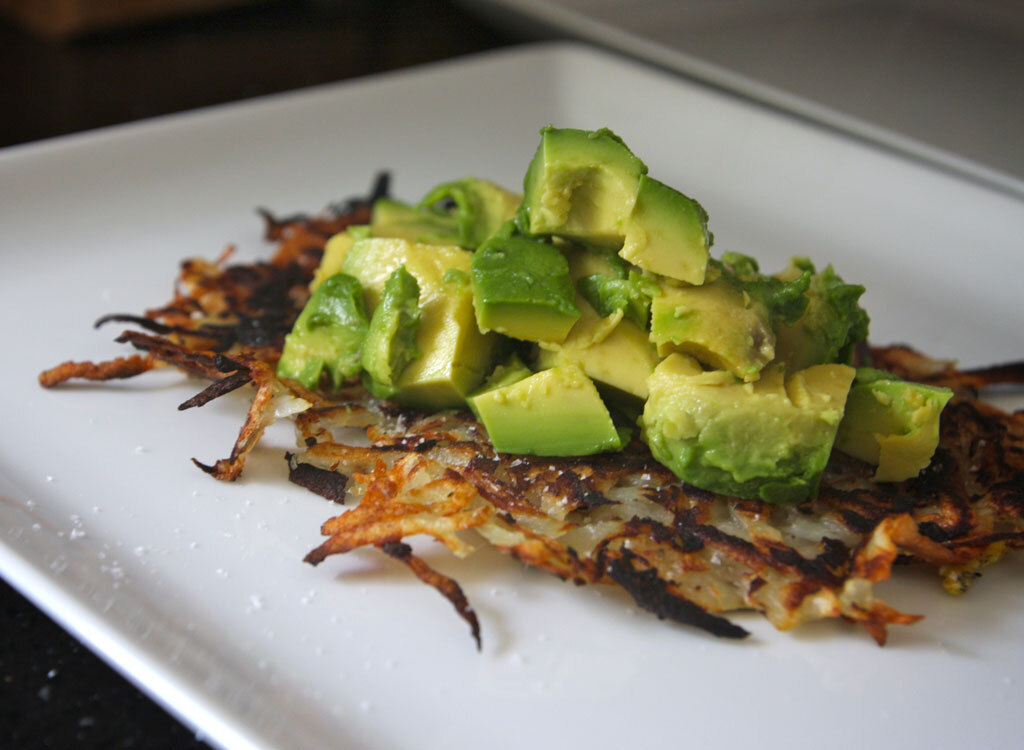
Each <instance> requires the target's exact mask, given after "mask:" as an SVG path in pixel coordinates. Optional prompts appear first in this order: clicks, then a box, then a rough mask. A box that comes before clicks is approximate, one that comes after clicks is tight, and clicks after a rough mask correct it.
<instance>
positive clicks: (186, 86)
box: [0, 0, 513, 748]
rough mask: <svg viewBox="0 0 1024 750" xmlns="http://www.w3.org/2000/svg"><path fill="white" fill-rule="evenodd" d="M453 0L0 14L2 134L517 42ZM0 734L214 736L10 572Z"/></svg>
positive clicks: (0, 605)
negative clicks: (184, 718)
mask: <svg viewBox="0 0 1024 750" xmlns="http://www.w3.org/2000/svg"><path fill="white" fill-rule="evenodd" d="M512 41H513V40H512V38H510V37H509V36H506V35H504V34H502V33H500V32H498V31H495V30H493V29H491V28H488V27H487V26H485V25H484V24H482V23H481V22H479V21H477V20H476V19H475V18H473V17H472V16H470V15H468V14H467V13H465V12H464V11H462V10H460V9H459V8H457V7H455V6H454V5H452V3H450V2H448V1H447V0H344V1H342V0H338V1H337V2H331V1H330V0H316V1H314V0H310V1H308V2H261V3H255V4H253V5H251V6H247V7H243V8H239V9H235V10H230V11H224V12H219V13H214V14H209V15H205V16H197V17H191V18H185V19H178V20H172V21H167V22H163V23H160V24H155V25H147V26H140V27H135V28H129V29H121V30H117V31H109V32H105V33H102V34H94V35H91V36H88V37H84V38H81V39H77V40H72V41H66V42H59V43H58V42H51V41H46V40H43V39H39V38H36V37H33V36H31V35H29V34H27V33H25V32H22V31H20V30H19V29H17V28H15V27H14V26H12V25H10V24H7V23H4V22H2V21H0V69H2V70H3V71H4V85H3V86H0V112H3V115H2V116H0V147H3V146H10V145H13V144H18V143H24V142H28V141H34V140H39V139H43V138H49V137H52V136H57V135H62V134H65V133H72V132H77V131H81V130H88V129H91V128H97V127H103V126H106V125H112V124H116V123H120V122H126V121H129V120H136V119H140V118H146V117H154V116H158V115H162V114H167V113H170V112H176V111H180V110H186V109H193V108H196V107H202V106H207V105H211V104H217V103H220V102H227V101H233V100H237V99H244V98H249V97H254V96H261V95H264V94H270V93H274V92H279V91H285V90H288V89H294V88H300V87H303V86H310V85H315V84H320V83H326V82H330V81H339V80H343V79H346V78H352V77H356V76H362V75H367V74H370V73H376V72H381V71H386V70H393V69H397V68H403V67H407V66H411V65H417V64H420V63H425V62H430V61H434V60H439V59H443V58H448V57H454V56H458V55H464V54H469V53H473V52H479V51H482V50H487V49H492V48H496V47H500V46H504V45H508V44H510V43H512ZM0 634H2V635H0V747H4V748H37V747H39V748H44V747H46V748H70V747H88V748H93V747H103V748H164V747H167V748H192V747H206V744H205V743H203V742H202V741H201V740H198V739H196V738H195V737H194V735H193V733H192V731H191V730H190V729H188V728H186V727H184V726H183V725H181V724H179V723H178V722H177V721H176V720H175V719H174V718H172V717H171V716H169V715H168V714H166V713H165V712H164V711H163V710H162V709H161V708H160V707H159V706H157V705H156V704H155V703H153V702H152V701H150V700H149V699H148V698H147V697H146V696H145V695H143V694H142V693H140V692H139V691H138V690H137V689H135V688H134V687H133V686H132V685H131V684H130V683H128V682H127V681H126V680H124V679H123V678H121V677H120V676H119V675H118V674H117V673H116V672H114V671H113V670H112V669H110V668H109V667H107V666H106V665H105V664H104V663H103V662H102V661H101V660H100V659H98V658H97V657H96V656H94V655H93V654H92V653H91V652H90V651H89V650H88V649H86V648H85V647H83V646H82V645H81V644H80V643H78V641H76V640H75V639H74V638H72V637H71V636H69V635H68V634H67V633H66V632H65V631H64V630H62V629H61V628H60V627H59V626H58V625H56V624H55V623H54V622H53V621H52V620H50V619H49V618H48V617H47V616H46V615H45V614H43V613H42V612H40V611H39V610H38V609H36V608H35V607H34V606H33V605H32V604H31V603H30V602H28V601H27V600H26V599H24V598H23V597H22V596H21V595H20V594H19V593H18V592H16V591H15V590H14V589H12V588H11V587H10V586H8V585H7V584H6V582H3V581H0Z"/></svg>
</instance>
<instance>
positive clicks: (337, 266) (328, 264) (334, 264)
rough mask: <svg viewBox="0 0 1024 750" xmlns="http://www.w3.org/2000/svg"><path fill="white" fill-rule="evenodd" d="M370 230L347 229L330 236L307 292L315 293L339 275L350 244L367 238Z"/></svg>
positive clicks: (360, 228) (358, 227)
mask: <svg viewBox="0 0 1024 750" xmlns="http://www.w3.org/2000/svg"><path fill="white" fill-rule="evenodd" d="M369 233H370V228H369V227H367V226H364V225H360V226H352V227H348V228H347V229H346V230H345V231H344V232H338V233H337V234H335V235H333V236H331V238H330V239H328V240H327V242H326V244H325V245H324V254H323V256H322V257H321V258H320V265H319V266H317V268H316V271H314V272H313V279H312V281H310V282H309V291H311V292H315V291H316V288H317V287H318V286H320V285H321V284H322V283H323V282H324V281H326V280H327V279H329V278H330V277H331V276H333V275H334V274H336V273H341V266H342V264H343V263H344V262H345V255H346V254H347V253H348V251H349V250H350V249H351V247H352V244H353V243H354V242H355V241H356V240H357V239H359V238H360V237H368V236H369Z"/></svg>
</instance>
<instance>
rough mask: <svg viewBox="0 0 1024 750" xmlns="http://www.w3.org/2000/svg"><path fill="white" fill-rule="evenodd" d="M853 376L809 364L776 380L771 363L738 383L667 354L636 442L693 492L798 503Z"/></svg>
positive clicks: (821, 460)
mask: <svg viewBox="0 0 1024 750" xmlns="http://www.w3.org/2000/svg"><path fill="white" fill-rule="evenodd" d="M853 376H854V370H853V368H852V367H847V366H846V365H816V366H814V367H810V368H808V369H806V370H803V371H801V372H797V373H795V374H793V375H792V376H791V377H789V378H788V379H784V374H783V370H782V367H781V366H778V365H772V366H771V367H768V368H766V369H765V370H764V371H763V372H762V373H761V377H760V379H758V381H757V382H755V383H742V382H739V381H738V380H737V379H736V378H735V377H734V376H733V375H732V374H730V373H727V372H723V371H721V370H712V371H708V372H705V371H704V370H703V369H702V368H701V366H700V364H699V363H698V362H697V361H696V360H695V359H693V358H691V357H687V356H684V355H681V354H673V355H671V356H669V357H668V358H667V359H666V360H665V361H664V362H662V363H661V364H660V365H658V367H657V368H656V369H655V371H654V374H653V375H652V376H651V379H650V398H649V399H648V400H647V404H646V405H645V406H644V413H643V417H642V427H643V435H644V439H645V440H646V441H647V444H648V445H649V446H650V448H651V453H653V455H654V457H655V458H656V459H657V460H658V461H660V462H661V463H663V464H664V465H665V466H667V467H669V468H670V469H671V470H672V471H673V472H675V474H676V475H677V476H679V478H680V479H682V480H684V481H686V482H689V483H691V484H693V485H696V486H697V487H701V488H703V489H706V490H711V491H712V492H718V493H721V494H724V495H732V496H735V497H742V498H750V499H758V500H764V501H767V502H772V503H787V504H788V503H798V502H801V501H803V500H806V499H808V498H813V497H814V496H815V495H816V494H817V491H818V485H819V483H820V480H821V474H822V471H823V470H824V469H825V465H826V464H827V463H828V458H829V454H830V453H831V450H832V444H833V442H834V441H835V437H836V430H837V429H838V427H839V423H840V421H841V420H842V417H843V410H844V406H845V403H846V397H847V393H848V391H849V389H850V383H851V382H852V381H853Z"/></svg>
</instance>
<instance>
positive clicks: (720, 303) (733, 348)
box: [651, 277, 775, 381]
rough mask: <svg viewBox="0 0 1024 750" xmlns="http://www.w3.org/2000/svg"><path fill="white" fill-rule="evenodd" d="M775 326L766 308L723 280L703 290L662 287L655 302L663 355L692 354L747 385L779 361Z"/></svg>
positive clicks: (655, 334) (654, 331) (656, 336)
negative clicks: (767, 367) (765, 368)
mask: <svg viewBox="0 0 1024 750" xmlns="http://www.w3.org/2000/svg"><path fill="white" fill-rule="evenodd" d="M771 322H772V321H771V313H770V311H769V310H768V308H767V306H765V305H764V304H763V303H761V302H760V301H759V300H758V299H756V298H754V297H751V296H750V295H747V294H744V293H743V292H742V291H741V290H740V289H739V287H738V286H737V285H736V284H735V283H734V282H732V281H731V280H730V279H727V278H724V277H720V278H718V279H716V280H715V281H712V282H709V283H707V284H704V285H703V286H679V285H675V284H671V283H662V285H661V294H660V295H658V296H656V297H654V298H653V299H652V300H651V341H652V342H653V343H654V344H655V345H656V346H657V347H658V354H660V355H662V356H667V355H669V354H671V353H672V352H679V353H681V354H688V355H690V356H693V357H696V358H697V359H698V360H700V361H701V362H703V363H704V364H706V365H708V366H709V367H714V368H717V369H720V370H727V371H729V372H731V373H733V374H734V375H736V376H737V377H739V378H741V379H743V380H748V381H750V380H756V379H757V377H758V373H760V372H761V370H762V368H763V367H764V366H765V365H767V364H768V363H769V362H771V361H772V359H773V358H774V356H775V334H774V333H773V332H772V326H771Z"/></svg>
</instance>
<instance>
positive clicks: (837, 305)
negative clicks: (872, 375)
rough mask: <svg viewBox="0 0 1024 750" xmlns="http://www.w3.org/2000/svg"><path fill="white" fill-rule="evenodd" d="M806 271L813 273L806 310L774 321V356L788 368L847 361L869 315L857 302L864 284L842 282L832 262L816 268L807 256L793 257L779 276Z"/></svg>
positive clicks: (863, 334)
mask: <svg viewBox="0 0 1024 750" xmlns="http://www.w3.org/2000/svg"><path fill="white" fill-rule="evenodd" d="M807 272H809V273H811V274H812V275H811V276H810V286H809V288H808V290H807V292H806V299H807V302H808V304H807V308H806V311H805V312H804V313H803V315H801V316H800V317H799V318H798V319H797V320H795V321H792V322H790V323H787V322H785V321H779V322H778V323H777V324H776V327H775V336H776V356H777V357H778V359H779V360H780V361H781V362H785V363H786V366H787V367H788V368H789V369H791V370H800V369H803V368H805V367H810V366H811V365H817V364H823V363H825V362H847V363H849V362H850V361H851V359H852V356H853V347H854V346H855V345H856V344H858V343H860V342H861V341H863V340H864V339H865V338H867V334H868V315H867V313H866V312H864V310H863V309H862V308H861V306H860V305H859V304H858V303H857V301H858V299H859V298H860V296H861V295H862V294H863V293H864V287H862V286H860V285H858V284H847V283H845V282H844V281H843V280H842V278H840V276H839V275H838V274H837V273H836V272H835V271H834V270H832V266H828V267H827V268H825V270H823V271H820V272H815V270H814V266H813V264H811V262H810V261H809V260H807V259H806V258H794V259H793V260H792V261H791V262H790V267H789V268H788V269H786V270H785V271H783V272H782V273H781V274H779V277H780V278H783V279H794V278H796V277H797V276H799V275H800V274H801V273H807Z"/></svg>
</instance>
